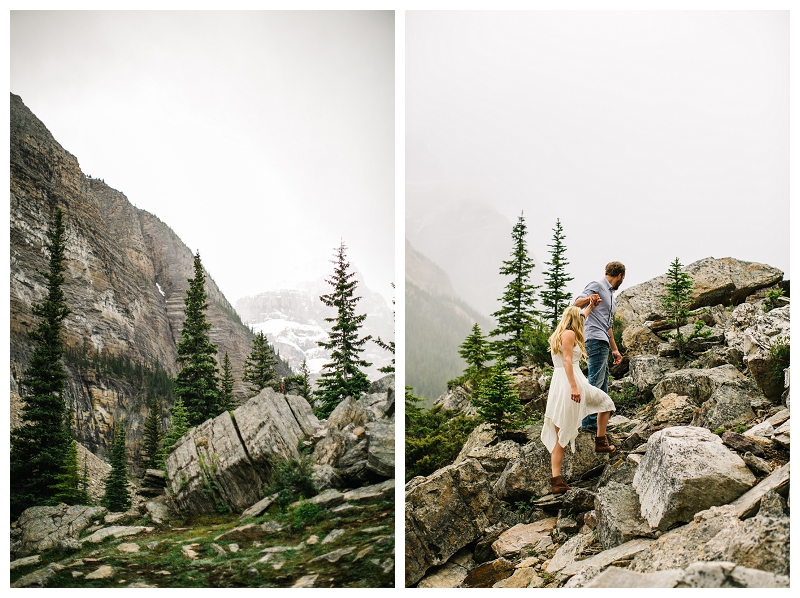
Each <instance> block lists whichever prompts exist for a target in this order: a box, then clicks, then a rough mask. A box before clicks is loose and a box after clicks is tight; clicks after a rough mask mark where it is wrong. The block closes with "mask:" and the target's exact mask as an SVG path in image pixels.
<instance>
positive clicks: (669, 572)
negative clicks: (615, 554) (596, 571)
mask: <svg viewBox="0 0 800 598" xmlns="http://www.w3.org/2000/svg"><path fill="white" fill-rule="evenodd" d="M682 579H683V571H682V570H681V569H666V570H663V571H655V572H653V573H636V572H634V571H629V570H628V569H621V568H619V567H609V568H608V569H606V570H605V571H603V572H602V573H600V575H598V576H597V577H595V578H594V579H592V580H591V581H590V582H589V583H587V584H586V585H584V586H583V587H584V588H674V587H676V586H677V585H678V583H679V582H680V581H681V580H682Z"/></svg>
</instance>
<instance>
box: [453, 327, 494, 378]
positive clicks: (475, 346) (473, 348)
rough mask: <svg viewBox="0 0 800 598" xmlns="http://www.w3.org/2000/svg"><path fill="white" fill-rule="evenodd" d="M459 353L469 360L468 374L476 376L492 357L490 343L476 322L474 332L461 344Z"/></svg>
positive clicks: (471, 376)
mask: <svg viewBox="0 0 800 598" xmlns="http://www.w3.org/2000/svg"><path fill="white" fill-rule="evenodd" d="M458 354H459V355H461V357H462V358H463V359H464V361H466V362H467V370H466V373H467V376H469V377H470V378H474V377H476V376H478V375H480V373H481V372H482V371H483V369H484V367H485V365H486V362H487V361H489V360H490V359H491V357H490V355H489V343H488V342H487V341H486V339H485V338H484V337H483V334H482V333H481V327H480V326H478V323H477V322H475V324H473V326H472V332H471V333H470V334H469V336H467V338H466V339H464V342H463V343H461V344H460V345H459V350H458Z"/></svg>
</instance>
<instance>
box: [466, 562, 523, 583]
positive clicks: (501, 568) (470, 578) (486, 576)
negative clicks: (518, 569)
mask: <svg viewBox="0 0 800 598" xmlns="http://www.w3.org/2000/svg"><path fill="white" fill-rule="evenodd" d="M513 572H514V563H512V562H511V561H508V560H506V559H502V558H500V559H496V560H494V561H489V562H488V563H482V564H480V565H478V566H477V567H475V568H474V569H473V570H472V571H470V572H469V573H468V574H467V577H466V578H464V581H463V582H462V583H461V587H463V588H491V587H492V586H494V585H495V584H496V583H497V582H499V581H502V580H503V579H506V578H507V577H511V575H512V574H513Z"/></svg>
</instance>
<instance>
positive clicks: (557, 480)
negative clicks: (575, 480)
mask: <svg viewBox="0 0 800 598" xmlns="http://www.w3.org/2000/svg"><path fill="white" fill-rule="evenodd" d="M550 488H551V489H552V490H551V492H552V493H553V494H563V493H564V492H566V491H567V490H572V486H569V485H568V484H567V483H566V482H565V481H564V478H562V477H561V476H560V475H557V476H556V477H554V478H550Z"/></svg>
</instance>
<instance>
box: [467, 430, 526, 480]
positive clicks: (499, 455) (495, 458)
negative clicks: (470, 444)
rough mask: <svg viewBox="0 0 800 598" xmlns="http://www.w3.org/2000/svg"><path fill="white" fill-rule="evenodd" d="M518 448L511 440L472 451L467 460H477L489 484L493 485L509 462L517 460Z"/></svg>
mask: <svg viewBox="0 0 800 598" xmlns="http://www.w3.org/2000/svg"><path fill="white" fill-rule="evenodd" d="M519 456H520V446H519V444H517V443H516V442H514V441H513V440H504V441H502V442H498V443H497V444H495V445H492V446H481V447H476V448H474V449H472V450H471V451H470V452H469V454H468V455H467V457H468V458H471V459H477V460H478V462H479V463H480V464H481V467H483V469H484V471H486V474H487V475H488V478H489V483H490V484H494V483H495V482H496V481H497V479H498V478H499V477H500V475H501V474H502V473H503V471H504V470H505V468H506V466H507V465H508V463H509V462H510V461H514V460H515V459H518V458H519Z"/></svg>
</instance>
